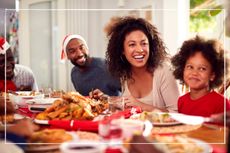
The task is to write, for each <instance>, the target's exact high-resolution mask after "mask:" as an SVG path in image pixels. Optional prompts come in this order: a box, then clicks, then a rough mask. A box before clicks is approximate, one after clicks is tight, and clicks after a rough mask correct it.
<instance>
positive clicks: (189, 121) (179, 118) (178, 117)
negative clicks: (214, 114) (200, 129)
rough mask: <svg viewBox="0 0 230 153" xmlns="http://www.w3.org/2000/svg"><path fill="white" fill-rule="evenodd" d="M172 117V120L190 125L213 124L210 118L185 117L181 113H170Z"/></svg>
mask: <svg viewBox="0 0 230 153" xmlns="http://www.w3.org/2000/svg"><path fill="white" fill-rule="evenodd" d="M170 116H171V118H172V119H174V120H176V121H178V122H181V123H184V124H188V125H199V124H202V123H204V122H212V119H211V118H210V117H202V116H193V115H185V114H181V113H170Z"/></svg>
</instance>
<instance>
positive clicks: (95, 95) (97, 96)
mask: <svg viewBox="0 0 230 153" xmlns="http://www.w3.org/2000/svg"><path fill="white" fill-rule="evenodd" d="M89 97H90V98H93V99H97V100H98V99H103V98H104V97H106V98H107V97H108V95H106V94H104V93H103V92H102V91H101V90H99V89H95V90H93V91H91V92H90V93H89Z"/></svg>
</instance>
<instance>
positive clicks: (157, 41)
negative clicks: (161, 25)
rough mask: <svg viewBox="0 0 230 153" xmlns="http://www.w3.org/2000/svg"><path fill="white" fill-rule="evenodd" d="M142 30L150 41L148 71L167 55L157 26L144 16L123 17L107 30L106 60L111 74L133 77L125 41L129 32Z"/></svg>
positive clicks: (122, 77) (153, 68)
mask: <svg viewBox="0 0 230 153" xmlns="http://www.w3.org/2000/svg"><path fill="white" fill-rule="evenodd" d="M136 30H141V31H142V32H143V33H144V34H145V35H146V36H147V38H148V41H149V49H150V53H149V59H148V61H147V71H149V72H151V73H152V72H153V71H154V70H155V69H156V67H157V66H158V65H159V64H160V63H162V61H163V60H164V59H165V58H166V57H167V53H166V50H165V45H164V43H163V41H162V39H161V38H160V37H159V33H158V31H157V28H156V27H155V26H153V25H152V24H150V23H149V22H148V21H146V20H144V19H142V18H135V17H129V16H128V17H123V18H119V20H118V21H117V22H115V24H114V25H113V26H111V28H110V29H109V31H108V32H107V35H108V38H109V43H108V46H107V51H106V62H107V64H108V69H109V71H110V72H111V74H112V75H113V76H115V77H119V78H121V79H122V80H126V79H129V78H131V76H132V72H131V64H130V63H129V62H128V61H127V59H126V58H125V56H124V55H123V52H124V41H125V37H126V36H127V34H129V33H130V32H132V31H136Z"/></svg>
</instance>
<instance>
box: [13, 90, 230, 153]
mask: <svg viewBox="0 0 230 153" xmlns="http://www.w3.org/2000/svg"><path fill="white" fill-rule="evenodd" d="M42 99H44V101H43V100H42ZM119 99H120V103H119V104H118V103H116V104H112V105H110V103H111V101H110V102H109V101H103V102H102V101H100V102H98V100H95V99H91V98H90V97H85V96H82V95H80V94H79V93H77V92H68V93H65V94H63V95H62V96H61V97H55V98H52V97H48V98H45V97H43V98H41V97H38V98H35V97H32V98H31V97H30V98H28V99H26V101H22V102H23V105H20V104H18V102H17V103H16V101H13V100H12V99H11V100H12V102H13V104H14V105H17V106H15V108H16V111H15V114H16V115H14V116H17V117H18V118H17V119H16V117H15V120H20V119H22V118H30V119H31V120H32V121H33V122H34V124H36V125H38V126H39V127H40V130H39V131H37V132H35V133H34V135H32V138H33V137H36V136H38V135H40V136H42V135H44V137H43V138H41V140H40V139H38V140H36V139H31V138H30V139H29V140H28V146H29V148H27V150H26V152H33V151H37V152H49V151H51V152H52V151H53V152H54V151H55V152H57V153H67V152H71V151H72V150H73V152H74V151H76V148H77V149H79V148H80V149H79V150H87V148H88V149H89V150H88V151H90V149H92V150H96V151H95V152H105V151H106V149H107V148H111V147H112V148H113V149H117V148H118V149H120V151H121V152H128V151H129V145H130V142H131V139H132V136H133V135H143V136H144V137H146V139H147V140H149V143H150V144H153V145H154V146H156V147H158V148H159V149H160V150H163V151H164V152H172V153H173V152H174V149H172V148H173V147H175V146H177V147H179V148H184V150H182V152H193V153H195V152H198V153H205V152H213V153H218V152H219V153H220V152H226V145H225V137H226V135H227V132H228V130H227V129H226V128H225V127H223V126H219V125H214V126H216V127H218V129H212V128H209V127H208V126H205V125H206V124H207V123H208V122H210V121H211V120H210V119H209V118H203V117H200V116H191V115H184V114H179V113H169V112H160V111H151V112H146V111H142V110H141V108H140V107H137V106H136V107H132V108H128V109H125V108H124V103H123V101H122V97H119ZM107 100H108V99H107ZM15 103H16V104H15ZM36 104H38V105H42V106H41V107H43V106H44V105H45V107H43V108H44V109H43V110H39V109H37V110H35V111H34V110H31V109H30V108H31V106H32V105H36ZM38 108H39V107H38ZM19 116H20V117H19ZM79 132H80V133H81V132H83V133H81V138H79ZM84 132H85V133H84ZM58 133H62V134H58ZM77 133H78V134H77ZM199 133H200V134H199ZM58 135H62V136H59V138H56V139H53V140H49V141H46V137H47V136H50V137H54V138H55V136H58ZM63 135H67V138H68V139H60V137H61V138H64V137H63ZM68 135H69V137H68ZM84 135H85V136H86V137H85V138H83V137H82V136H84ZM92 135H94V136H92ZM217 136H218V137H217ZM91 137H96V138H97V139H96V140H91V139H90V138H91ZM210 137H213V138H212V139H209V138H210ZM214 137H216V138H214ZM35 140H36V141H35ZM58 140H60V141H58ZM53 143H54V144H53ZM94 143H95V144H98V145H99V146H101V148H99V149H98V147H96V148H95V145H94ZM174 143H176V144H180V145H175V146H174V145H172V144H174ZM31 144H32V145H31ZM83 144H84V145H83ZM86 144H87V145H86ZM89 144H90V145H89ZM91 144H92V145H91ZM182 144H190V145H191V146H192V147H193V148H194V146H195V148H198V149H197V150H193V149H190V150H186V149H188V148H186V147H185V146H187V145H182ZM31 146H32V147H31ZM38 146H39V147H38ZM170 147H171V148H170ZM192 147H191V148H192ZM31 148H32V149H31ZM69 148H72V149H69ZM73 148H74V149H73ZM82 148H83V149H82ZM165 148H166V149H165Z"/></svg>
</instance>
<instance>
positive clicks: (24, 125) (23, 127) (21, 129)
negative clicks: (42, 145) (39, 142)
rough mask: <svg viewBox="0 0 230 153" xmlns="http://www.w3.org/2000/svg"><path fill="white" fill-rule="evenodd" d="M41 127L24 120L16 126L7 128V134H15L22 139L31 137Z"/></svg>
mask: <svg viewBox="0 0 230 153" xmlns="http://www.w3.org/2000/svg"><path fill="white" fill-rule="evenodd" d="M38 129H39V127H38V126H37V125H35V124H33V123H32V122H31V121H30V120H27V119H24V120H20V121H18V122H16V123H15V124H14V125H12V126H9V127H7V129H6V132H9V133H13V134H15V135H18V136H22V137H29V136H31V135H32V134H33V132H34V131H36V130H38Z"/></svg>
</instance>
